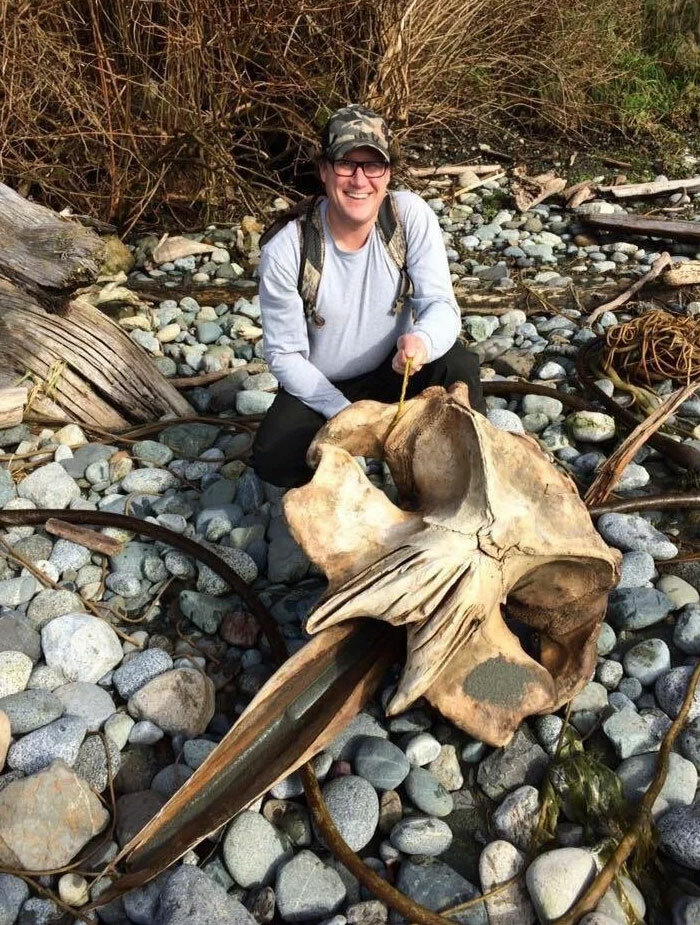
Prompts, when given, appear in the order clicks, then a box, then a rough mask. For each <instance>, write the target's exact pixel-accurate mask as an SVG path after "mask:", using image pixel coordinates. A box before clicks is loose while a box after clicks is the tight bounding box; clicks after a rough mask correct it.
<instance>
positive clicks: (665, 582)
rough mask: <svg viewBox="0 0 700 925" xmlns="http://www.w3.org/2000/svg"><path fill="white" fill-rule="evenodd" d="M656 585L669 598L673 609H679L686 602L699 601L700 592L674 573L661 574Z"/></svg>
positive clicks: (694, 602)
mask: <svg viewBox="0 0 700 925" xmlns="http://www.w3.org/2000/svg"><path fill="white" fill-rule="evenodd" d="M656 587H657V589H658V590H659V591H663V593H664V594H665V595H666V596H667V597H670V598H671V600H672V601H673V609H674V610H680V608H681V607H685V605H686V604H697V603H698V601H700V594H698V592H697V591H696V590H695V588H694V587H693V586H692V585H690V584H688V582H687V581H684V580H683V579H682V578H678V577H677V576H676V575H662V576H661V578H659V580H658V581H657V582H656Z"/></svg>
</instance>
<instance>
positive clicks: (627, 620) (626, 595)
mask: <svg viewBox="0 0 700 925" xmlns="http://www.w3.org/2000/svg"><path fill="white" fill-rule="evenodd" d="M671 610H673V602H672V601H671V599H670V598H668V597H666V595H665V594H662V593H661V591H657V590H656V588H623V589H622V590H616V591H613V592H611V594H610V596H609V597H608V619H609V620H610V622H611V623H613V624H614V626H615V627H616V629H619V630H639V629H644V628H645V627H647V626H653V625H654V624H655V623H659V622H660V621H661V620H663V619H665V618H666V616H667V615H668V614H669V613H670V612H671Z"/></svg>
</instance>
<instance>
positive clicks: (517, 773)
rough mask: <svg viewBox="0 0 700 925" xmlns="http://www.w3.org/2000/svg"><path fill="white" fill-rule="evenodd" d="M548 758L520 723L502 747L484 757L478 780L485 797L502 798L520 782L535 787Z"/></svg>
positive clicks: (542, 773) (539, 780)
mask: <svg viewBox="0 0 700 925" xmlns="http://www.w3.org/2000/svg"><path fill="white" fill-rule="evenodd" d="M548 763H549V761H548V759H547V755H546V753H545V751H544V749H543V748H542V747H541V746H540V745H539V744H538V743H537V742H536V741H535V740H534V739H533V737H532V733H531V732H530V731H529V729H527V727H526V726H521V727H520V728H519V729H518V730H517V731H516V733H515V735H514V736H513V738H512V739H511V741H510V742H509V743H508V745H506V746H505V747H504V748H498V749H495V750H494V751H493V752H491V754H490V755H488V756H487V757H486V758H484V759H483V761H482V762H481V764H480V765H479V770H478V772H477V781H478V783H479V786H480V787H481V789H482V790H483V791H484V793H485V794H486V796H488V797H490V798H491V799H492V800H496V801H499V800H501V799H502V798H503V797H504V796H505V795H506V794H507V793H508V792H510V791H511V790H515V789H516V788H517V787H520V786H522V785H523V784H531V785H532V786H535V787H536V786H538V785H539V784H540V782H541V780H542V777H543V775H544V771H545V768H546V767H547V765H548Z"/></svg>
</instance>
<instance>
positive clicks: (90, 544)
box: [45, 517, 124, 556]
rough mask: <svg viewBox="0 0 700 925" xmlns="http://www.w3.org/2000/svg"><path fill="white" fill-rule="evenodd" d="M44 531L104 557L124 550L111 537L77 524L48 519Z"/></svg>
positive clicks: (119, 543)
mask: <svg viewBox="0 0 700 925" xmlns="http://www.w3.org/2000/svg"><path fill="white" fill-rule="evenodd" d="M45 529H46V532H47V533H51V534H52V535H53V536H60V537H61V539H63V540H70V541H71V543H77V544H78V545H79V546H85V547H86V548H87V549H92V550H93V552H101V553H103V554H104V555H105V556H116V555H118V554H119V553H120V552H122V551H123V549H124V543H122V542H120V541H119V540H116V539H114V537H112V536H106V535H105V534H104V533H97V531H95V530H91V529H90V528H89V527H81V526H80V525H79V524H69V523H66V521H65V520H59V519H58V518H56V517H50V518H49V519H48V520H47V521H46V525H45Z"/></svg>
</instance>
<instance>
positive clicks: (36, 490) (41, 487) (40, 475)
mask: <svg viewBox="0 0 700 925" xmlns="http://www.w3.org/2000/svg"><path fill="white" fill-rule="evenodd" d="M69 462H70V460H69ZM17 494H18V496H19V497H20V498H27V499H28V500H29V501H32V502H33V503H34V504H36V506H37V507H39V508H66V507H68V505H69V504H70V503H71V501H74V500H75V499H76V498H79V497H80V487H79V486H78V483H77V482H76V481H75V479H73V478H71V476H70V475H68V473H67V472H66V470H65V469H64V467H63V466H62V465H61V463H57V462H52V463H49V464H48V465H46V466H40V467H39V468H38V469H35V470H34V472H32V473H30V474H29V475H28V476H27V477H26V478H25V479H22V481H21V482H20V483H19V485H18V486H17Z"/></svg>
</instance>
